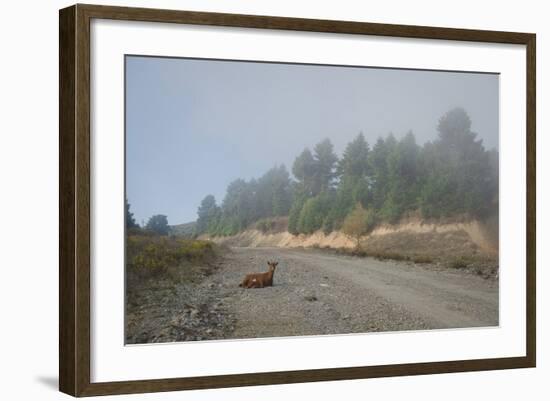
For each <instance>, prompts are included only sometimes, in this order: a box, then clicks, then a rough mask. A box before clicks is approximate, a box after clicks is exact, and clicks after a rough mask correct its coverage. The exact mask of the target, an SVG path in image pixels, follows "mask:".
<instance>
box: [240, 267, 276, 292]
mask: <svg viewBox="0 0 550 401" xmlns="http://www.w3.org/2000/svg"><path fill="white" fill-rule="evenodd" d="M267 264H268V266H269V270H268V271H267V272H265V273H250V274H247V275H246V276H245V278H244V280H243V281H242V283H240V284H239V287H243V288H263V287H271V286H273V273H275V268H276V267H277V265H278V264H279V262H267Z"/></svg>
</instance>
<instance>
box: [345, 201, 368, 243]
mask: <svg viewBox="0 0 550 401" xmlns="http://www.w3.org/2000/svg"><path fill="white" fill-rule="evenodd" d="M375 224H376V217H375V213H374V210H372V209H365V208H364V207H363V206H362V205H361V204H360V203H357V205H356V206H355V208H354V209H353V210H352V212H351V213H350V214H348V215H347V217H346V219H345V220H344V224H343V225H342V231H343V232H344V233H346V234H347V235H349V236H351V237H355V238H357V242H358V243H359V238H360V237H361V236H362V235H365V234H367V233H368V232H370V231H371V230H372V229H373V228H374V226H375Z"/></svg>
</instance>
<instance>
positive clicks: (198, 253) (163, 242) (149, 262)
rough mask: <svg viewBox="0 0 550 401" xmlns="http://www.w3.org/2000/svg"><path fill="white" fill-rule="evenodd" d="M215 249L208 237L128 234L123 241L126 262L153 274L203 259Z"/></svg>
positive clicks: (209, 256)
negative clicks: (189, 237)
mask: <svg viewBox="0 0 550 401" xmlns="http://www.w3.org/2000/svg"><path fill="white" fill-rule="evenodd" d="M216 250H217V249H216V246H215V244H214V243H212V242H210V241H203V240H191V239H183V238H175V237H173V238H168V237H159V236H156V237H155V236H137V235H131V236H128V237H127V241H126V261H127V262H126V263H127V267H128V268H129V269H131V270H132V271H137V272H142V273H147V274H155V273H161V272H164V271H166V270H167V269H168V268H169V267H174V266H179V265H180V264H182V263H184V262H194V263H197V262H205V261H207V260H208V259H210V258H212V257H214V256H215V254H216Z"/></svg>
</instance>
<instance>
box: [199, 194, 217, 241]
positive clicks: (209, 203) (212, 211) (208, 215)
mask: <svg viewBox="0 0 550 401" xmlns="http://www.w3.org/2000/svg"><path fill="white" fill-rule="evenodd" d="M219 213H220V208H219V207H218V206H217V205H216V198H214V195H207V196H206V197H205V198H204V199H203V200H202V202H201V204H200V206H199V209H198V211H197V215H198V219H197V226H196V231H197V234H202V233H205V232H212V231H213V230H214V228H215V227H216V225H217V219H218V218H219Z"/></svg>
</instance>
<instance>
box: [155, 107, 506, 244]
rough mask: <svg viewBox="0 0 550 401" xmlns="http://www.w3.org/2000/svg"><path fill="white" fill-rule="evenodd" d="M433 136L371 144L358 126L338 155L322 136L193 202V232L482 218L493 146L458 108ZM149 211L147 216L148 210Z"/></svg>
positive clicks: (353, 231)
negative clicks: (266, 224) (288, 162)
mask: <svg viewBox="0 0 550 401" xmlns="http://www.w3.org/2000/svg"><path fill="white" fill-rule="evenodd" d="M437 133H438V135H437V137H436V138H435V139H434V140H433V141H430V142H427V143H425V144H424V145H423V146H419V145H418V144H417V142H416V139H415V136H414V134H413V133H412V132H408V133H407V134H406V135H405V136H404V137H403V138H401V139H400V140H397V139H396V138H395V137H394V136H393V135H392V134H389V135H387V136H386V137H385V138H378V140H377V141H376V143H374V144H373V145H372V146H371V145H370V144H369V143H368V142H367V141H366V140H365V137H364V135H363V134H362V133H360V134H359V135H357V137H356V138H354V139H353V140H352V141H351V142H349V143H348V144H347V146H346V148H345V150H344V152H343V154H342V155H341V157H338V156H337V155H336V153H335V151H334V147H333V145H332V143H331V141H330V140H329V139H325V140H323V141H321V142H319V143H318V144H316V145H315V146H314V147H313V149H312V150H310V149H309V148H306V149H304V150H303V151H302V152H301V153H300V154H299V155H298V156H297V157H296V158H295V160H294V162H293V164H292V169H291V172H292V176H291V174H290V172H289V171H288V170H287V168H286V167H285V166H284V165H277V166H275V167H273V168H271V169H270V170H268V171H267V172H266V173H265V174H264V175H262V176H261V177H259V178H257V179H251V180H249V181H246V180H243V179H236V180H234V181H233V182H231V183H230V184H229V185H228V187H227V190H226V194H225V197H224V198H223V200H222V202H221V204H218V203H217V202H216V199H215V198H214V196H213V195H207V196H206V197H205V198H204V199H203V200H202V202H201V204H200V206H199V208H198V211H197V214H198V219H197V222H196V228H195V230H196V233H197V234H203V233H208V234H211V235H233V234H236V233H238V232H240V231H242V230H244V229H246V228H247V227H249V226H250V225H251V224H253V223H255V222H257V221H259V220H262V219H268V218H274V217H283V216H288V231H289V232H291V233H293V234H300V233H305V234H309V233H312V232H314V231H317V230H319V229H322V230H324V231H325V232H326V233H329V232H331V231H334V230H343V231H344V232H346V233H348V234H350V235H354V236H357V237H358V236H360V235H363V234H365V233H367V232H368V231H369V230H371V229H372V228H373V227H374V226H375V225H376V224H378V223H380V222H389V223H395V222H397V221H398V220H399V219H400V218H401V217H403V216H404V215H405V214H406V213H408V212H416V211H420V213H421V214H422V216H423V217H424V218H436V219H437V218H444V217H456V216H467V217H473V218H483V217H486V216H488V215H489V214H491V213H494V212H495V211H497V210H498V152H497V151H496V150H489V151H488V150H486V149H485V148H484V146H483V143H482V140H481V139H477V135H476V133H474V132H472V131H471V120H470V118H469V116H468V115H467V113H466V111H465V110H464V109H462V108H456V109H453V110H450V111H449V112H447V113H446V114H445V115H444V116H443V117H441V118H440V120H439V122H438V125H437ZM153 217H154V216H153Z"/></svg>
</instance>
